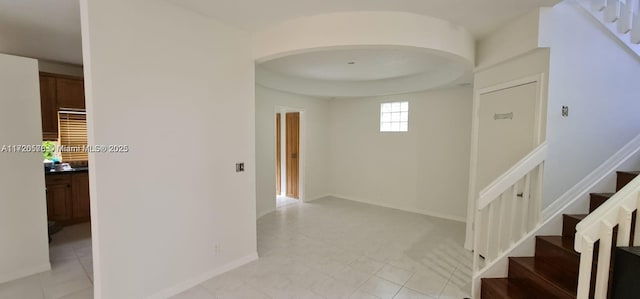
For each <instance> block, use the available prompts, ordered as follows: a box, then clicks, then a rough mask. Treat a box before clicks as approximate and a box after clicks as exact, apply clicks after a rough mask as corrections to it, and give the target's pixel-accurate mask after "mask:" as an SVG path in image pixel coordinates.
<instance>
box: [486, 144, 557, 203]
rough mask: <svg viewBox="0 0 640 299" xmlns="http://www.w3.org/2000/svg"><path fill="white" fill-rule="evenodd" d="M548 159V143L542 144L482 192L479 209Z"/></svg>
mask: <svg viewBox="0 0 640 299" xmlns="http://www.w3.org/2000/svg"><path fill="white" fill-rule="evenodd" d="M546 158H547V142H546V141H545V142H544V143H542V144H540V145H539V146H538V147H536V148H535V149H534V150H533V151H531V152H530V153H529V154H527V155H526V156H525V157H524V158H522V159H521V160H520V161H518V163H516V164H515V165H513V166H512V167H511V168H509V170H507V171H506V172H504V173H503V174H502V175H500V176H499V177H498V178H497V179H495V180H494V181H493V182H492V183H491V184H489V186H487V187H486V188H484V189H482V191H480V198H479V199H478V206H477V208H478V209H483V208H485V207H486V206H487V205H489V204H490V203H491V202H492V201H494V200H495V199H496V198H498V196H500V195H501V194H502V193H504V192H505V191H507V189H509V188H511V187H512V186H513V184H515V183H516V182H518V181H519V180H520V179H522V178H523V177H524V176H525V175H527V174H528V173H529V172H531V171H532V170H533V169H534V168H536V167H538V165H540V164H542V162H544V160H545V159H546Z"/></svg>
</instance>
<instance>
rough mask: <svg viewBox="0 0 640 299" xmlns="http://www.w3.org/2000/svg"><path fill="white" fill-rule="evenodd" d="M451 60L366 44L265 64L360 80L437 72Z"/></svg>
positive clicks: (292, 72)
mask: <svg viewBox="0 0 640 299" xmlns="http://www.w3.org/2000/svg"><path fill="white" fill-rule="evenodd" d="M449 63H450V62H449V61H448V60H447V59H445V58H444V57H440V56H437V55H432V54H427V53H425V52H422V51H417V50H411V49H406V48H396V49H390V48H382V49H376V48H373V49H372V48H365V49H344V50H331V51H316V52H309V53H302V54H296V55H289V56H285V57H282V58H278V59H273V60H269V61H267V62H265V63H262V64H261V66H262V67H263V68H265V69H266V70H268V71H271V72H274V73H277V74H280V75H284V76H290V77H297V78H304V79H311V80H325V81H351V82H359V81H370V80H385V79H394V78H400V77H407V76H413V75H417V74H421V73H424V72H431V73H434V72H438V71H440V70H441V69H443V68H445V67H447V66H448V65H449Z"/></svg>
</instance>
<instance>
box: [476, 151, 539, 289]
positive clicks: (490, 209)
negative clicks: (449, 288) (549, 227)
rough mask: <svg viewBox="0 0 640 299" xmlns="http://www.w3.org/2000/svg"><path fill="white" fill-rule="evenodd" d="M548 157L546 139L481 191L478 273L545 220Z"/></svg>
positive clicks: (477, 231)
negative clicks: (544, 173) (545, 174)
mask: <svg viewBox="0 0 640 299" xmlns="http://www.w3.org/2000/svg"><path fill="white" fill-rule="evenodd" d="M546 157H547V143H546V142H545V143H543V144H541V145H540V146H538V147H537V148H536V149H534V150H533V151H532V152H530V153H529V154H528V155H527V156H525V157H524V158H522V160H520V161H519V162H518V163H516V164H515V165H514V166H513V167H511V168H510V169H509V170H507V171H506V172H505V173H503V174H502V175H501V176H500V177H498V178H497V179H496V180H495V181H493V183H491V184H490V185H489V186H487V187H486V188H485V189H483V190H482V191H481V192H480V195H479V198H478V201H477V210H476V215H475V223H474V246H473V249H474V254H473V270H474V275H476V274H477V273H478V272H479V271H480V270H482V269H483V268H484V267H485V266H487V265H489V264H490V263H491V262H493V261H494V259H496V258H497V257H499V256H500V255H501V254H502V253H503V252H504V251H506V250H508V249H509V248H511V247H512V246H513V245H514V244H515V243H516V242H517V241H519V240H520V239H521V238H522V237H523V236H525V235H526V234H527V233H529V232H530V231H532V230H533V229H535V228H536V227H537V226H538V225H539V224H540V223H541V216H540V215H541V213H540V212H541V203H542V175H543V169H544V161H545V159H546ZM474 281H475V279H474ZM474 289H476V286H474Z"/></svg>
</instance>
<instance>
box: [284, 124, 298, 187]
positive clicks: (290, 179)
mask: <svg viewBox="0 0 640 299" xmlns="http://www.w3.org/2000/svg"><path fill="white" fill-rule="evenodd" d="M286 116H287V124H286V125H287V136H286V138H287V149H286V150H287V196H288V197H292V198H298V195H299V175H300V162H299V158H300V157H299V155H300V113H299V112H291V113H287V114H286Z"/></svg>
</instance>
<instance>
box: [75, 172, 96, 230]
mask: <svg viewBox="0 0 640 299" xmlns="http://www.w3.org/2000/svg"><path fill="white" fill-rule="evenodd" d="M71 190H72V192H71V193H72V196H73V218H75V219H76V220H78V221H89V219H90V217H91V209H90V204H89V174H88V173H76V174H73V175H71Z"/></svg>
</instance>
